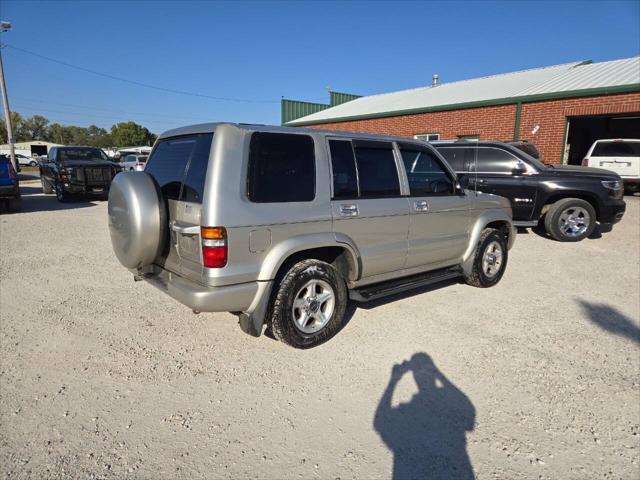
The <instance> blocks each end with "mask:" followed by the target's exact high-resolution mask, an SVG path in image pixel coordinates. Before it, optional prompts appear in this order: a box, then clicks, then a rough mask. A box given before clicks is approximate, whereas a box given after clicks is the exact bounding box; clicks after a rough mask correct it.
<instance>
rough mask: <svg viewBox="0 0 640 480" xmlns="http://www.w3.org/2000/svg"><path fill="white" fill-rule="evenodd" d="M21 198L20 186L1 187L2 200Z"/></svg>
mask: <svg viewBox="0 0 640 480" xmlns="http://www.w3.org/2000/svg"><path fill="white" fill-rule="evenodd" d="M18 196H20V187H18V185H0V198H16V197H18Z"/></svg>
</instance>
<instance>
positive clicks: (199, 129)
mask: <svg viewBox="0 0 640 480" xmlns="http://www.w3.org/2000/svg"><path fill="white" fill-rule="evenodd" d="M220 125H232V126H234V127H237V128H239V129H242V130H257V131H260V132H273V133H308V134H315V135H317V134H320V135H330V136H333V137H345V138H353V137H358V138H362V139H371V140H382V141H387V142H389V141H396V142H405V143H414V144H418V145H429V144H431V143H436V142H428V143H427V142H425V141H423V140H418V139H415V138H407V137H400V136H393V135H382V134H376V133H364V132H348V131H342V130H321V129H318V128H301V127H281V126H276V125H260V124H251V123H233V122H216V123H200V124H195V125H188V126H186V127H180V128H174V129H172V130H167V131H166V132H163V133H161V134H160V135H159V136H158V139H161V138H167V137H175V136H178V135H190V134H194V133H211V132H214V131H215V130H216V128H217V127H218V126H220Z"/></svg>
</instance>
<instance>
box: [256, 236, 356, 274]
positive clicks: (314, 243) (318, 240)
mask: <svg viewBox="0 0 640 480" xmlns="http://www.w3.org/2000/svg"><path fill="white" fill-rule="evenodd" d="M308 258H315V259H317V260H321V261H324V262H327V263H329V264H331V265H333V266H334V267H335V268H336V269H337V270H338V271H339V272H340V274H341V275H342V276H343V277H344V279H345V280H346V281H347V282H350V281H355V280H357V279H358V278H359V276H360V271H361V268H360V264H361V261H360V255H359V254H358V251H357V249H356V247H355V245H354V244H353V242H352V241H351V240H350V239H349V238H348V237H345V238H337V236H336V235H334V234H333V233H327V234H309V235H300V236H297V237H292V238H288V239H287V240H285V241H284V242H282V243H280V244H278V245H276V246H275V248H273V249H272V250H271V252H270V253H269V255H268V256H267V258H266V259H265V260H264V262H263V265H262V268H261V269H260V273H259V276H258V279H259V280H274V279H276V278H278V277H279V276H281V275H282V274H283V272H285V271H286V270H288V269H289V268H290V267H291V265H293V264H294V263H297V262H299V261H300V260H305V259H308Z"/></svg>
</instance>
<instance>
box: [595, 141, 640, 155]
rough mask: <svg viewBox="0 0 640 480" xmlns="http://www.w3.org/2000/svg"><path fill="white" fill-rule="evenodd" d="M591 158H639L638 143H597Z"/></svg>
mask: <svg viewBox="0 0 640 480" xmlns="http://www.w3.org/2000/svg"><path fill="white" fill-rule="evenodd" d="M591 156H592V157H640V142H599V143H598V144H597V145H596V148H594V149H593V153H592V154H591Z"/></svg>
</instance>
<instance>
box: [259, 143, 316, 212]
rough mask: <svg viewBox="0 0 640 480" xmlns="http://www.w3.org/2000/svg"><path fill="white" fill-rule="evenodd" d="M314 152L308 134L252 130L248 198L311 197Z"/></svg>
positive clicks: (300, 199)
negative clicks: (255, 131) (253, 131)
mask: <svg viewBox="0 0 640 480" xmlns="http://www.w3.org/2000/svg"><path fill="white" fill-rule="evenodd" d="M315 172H316V165H315V153H314V150H313V139H312V138H311V137H310V136H308V135H293V134H284V133H260V132H258V133H254V134H253V135H252V136H251V146H250V148H249V178H248V182H247V183H248V185H247V187H248V188H247V190H248V192H247V193H248V195H249V199H250V200H251V201H252V202H259V203H264V202H309V201H311V200H313V199H314V197H315Z"/></svg>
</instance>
